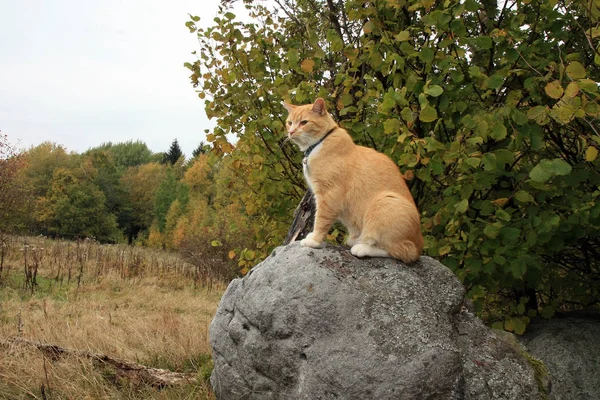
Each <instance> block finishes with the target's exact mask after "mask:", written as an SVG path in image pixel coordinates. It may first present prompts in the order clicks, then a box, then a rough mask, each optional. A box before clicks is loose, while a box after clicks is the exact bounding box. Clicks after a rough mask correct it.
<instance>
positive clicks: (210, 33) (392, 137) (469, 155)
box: [0, 0, 600, 333]
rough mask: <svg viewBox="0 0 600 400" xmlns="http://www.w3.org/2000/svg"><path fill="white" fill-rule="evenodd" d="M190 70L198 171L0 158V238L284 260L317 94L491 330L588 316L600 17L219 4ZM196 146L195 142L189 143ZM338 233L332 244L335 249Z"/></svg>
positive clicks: (160, 157) (341, 4) (590, 8)
mask: <svg viewBox="0 0 600 400" xmlns="http://www.w3.org/2000/svg"><path fill="white" fill-rule="evenodd" d="M221 3H222V6H221V9H220V12H219V15H218V16H217V17H216V18H215V19H214V21H213V22H214V23H213V24H212V25H211V26H210V27H209V28H201V27H200V26H199V25H197V22H198V21H200V17H197V16H193V15H190V20H189V21H187V22H186V26H187V27H188V28H189V29H190V32H191V34H193V35H196V36H197V37H198V40H199V48H198V49H196V51H194V52H193V55H192V56H191V57H190V60H188V61H187V62H185V64H184V66H185V67H186V68H187V69H188V70H189V73H190V79H191V84H192V85H193V86H194V87H195V88H196V90H197V92H198V96H199V98H200V100H199V101H203V102H204V106H205V110H206V113H207V115H208V116H209V117H210V118H212V119H213V121H214V122H215V124H216V127H215V128H214V130H212V131H211V132H208V133H207V135H206V140H207V142H208V143H207V144H203V143H201V144H200V145H199V147H198V149H197V150H196V151H195V152H194V153H195V154H194V155H193V157H191V158H187V159H186V158H185V157H184V156H183V155H182V154H181V150H180V149H178V145H177V143H176V141H174V142H173V145H172V146H171V148H170V149H168V150H167V151H165V152H164V153H152V152H151V151H150V150H149V149H148V148H147V146H146V145H145V144H144V143H143V142H141V141H137V142H127V143H105V144H102V145H99V146H98V147H96V148H92V149H89V150H88V151H86V152H85V153H82V154H77V153H72V152H68V151H67V150H66V149H64V148H63V147H62V146H61V145H60V144H56V143H50V142H48V143H42V144H40V145H38V146H35V147H33V148H30V149H26V150H25V151H19V150H18V149H15V148H14V147H12V146H11V144H10V140H9V139H10V138H7V137H3V138H2V141H1V143H0V151H1V152H2V154H1V155H0V160H1V161H0V162H1V163H2V168H1V170H0V171H1V172H0V173H1V174H2V176H1V177H0V217H1V219H0V230H1V231H2V232H12V233H20V234H30V235H46V236H51V237H60V238H82V237H92V238H95V239H96V240H98V241H101V242H108V243H129V244H132V245H136V246H147V247H154V248H162V249H167V250H171V251H178V252H180V253H181V254H182V255H183V257H185V258H186V260H187V261H188V262H190V263H191V264H194V265H202V268H205V269H209V270H211V271H214V273H216V274H219V276H221V277H222V278H223V279H224V280H227V279H230V278H232V277H234V276H236V275H239V274H245V273H247V272H248V271H249V270H250V269H251V268H252V266H254V265H255V264H256V263H257V262H259V261H260V260H262V259H264V258H265V257H266V256H267V255H268V254H269V253H270V251H271V250H272V249H273V248H274V247H276V246H278V245H280V244H281V243H282V241H283V238H284V236H285V233H286V231H287V229H288V227H289V225H290V222H291V221H292V219H293V212H294V209H295V207H296V205H297V204H298V202H299V200H300V199H301V198H302V196H303V195H304V193H305V191H306V185H305V183H304V181H303V178H302V174H301V168H300V160H301V154H299V152H298V151H297V150H296V149H294V148H293V147H292V146H291V145H290V144H286V143H284V139H285V134H284V124H283V122H284V121H285V116H286V113H285V110H284V109H283V107H282V106H281V101H286V102H290V103H293V104H305V103H308V102H312V101H313V100H314V99H315V98H316V97H319V96H320V97H323V98H325V99H326V101H327V103H328V106H329V110H330V112H331V113H332V114H333V116H334V118H335V119H336V120H337V121H338V122H339V123H340V125H341V126H342V127H344V128H345V129H347V130H348V132H349V133H350V134H351V135H352V136H353V138H354V140H355V141H356V142H357V143H359V144H362V145H365V146H369V147H373V148H376V149H377V150H379V151H381V152H383V153H385V154H387V155H388V156H389V157H391V158H392V159H393V160H394V161H395V162H397V164H398V166H399V168H400V169H401V171H402V172H403V174H404V176H405V178H406V179H407V181H408V183H409V186H410V188H411V190H412V192H413V196H414V198H415V200H416V202H417V205H418V207H419V210H420V212H421V218H422V230H423V234H424V236H425V239H426V250H425V253H426V254H427V255H430V256H432V257H435V258H437V259H439V260H441V261H442V262H443V263H444V264H445V265H446V266H447V267H449V268H450V269H451V270H452V271H454V273H455V274H456V275H457V276H458V278H459V279H460V280H461V281H462V282H463V283H464V284H465V286H466V287H467V289H468V295H469V297H470V298H471V299H472V300H473V302H474V305H475V307H476V309H477V311H478V313H479V315H480V316H482V317H483V318H484V319H485V320H486V321H487V322H488V323H490V324H491V325H492V326H494V327H496V328H502V329H506V330H508V331H513V332H516V333H523V332H524V331H525V329H526V326H527V324H528V323H529V321H530V320H531V318H534V317H536V316H538V315H541V316H542V317H544V318H551V317H552V316H553V315H555V314H556V313H560V312H567V311H572V310H587V309H597V308H598V306H599V304H600V271H599V261H600V251H599V250H598V249H599V248H600V235H599V233H600V232H599V229H600V202H599V198H598V197H599V196H600V186H599V185H600V174H599V167H600V164H599V163H600V160H599V159H598V149H599V148H600V133H599V131H600V124H599V123H598V118H599V117H600V105H599V103H598V101H599V97H600V91H599V86H598V82H599V81H600V24H599V20H598V18H599V17H600V9H599V8H598V7H599V6H600V2H598V1H596V0H588V1H581V0H573V1H571V0H549V1H536V0H514V1H509V0H507V1H500V2H496V1H495V0H494V1H490V0H481V1H475V0H466V1H458V0H445V1H434V0H385V1H384V0H378V1H365V0H346V1H343V0H328V1H323V0H275V1H274V2H273V3H272V4H270V5H269V6H268V7H267V5H265V4H263V2H260V1H251V0H245V1H244V2H243V3H244V4H245V7H246V11H247V13H248V15H249V16H250V18H238V17H237V16H236V15H235V14H234V13H233V12H232V9H231V7H230V3H231V2H229V1H222V2H221ZM199 139H200V138H199ZM343 239H344V231H343V228H342V227H341V226H337V227H335V229H334V230H333V231H332V232H331V233H330V236H329V240H331V241H333V242H338V243H341V242H342V241H343Z"/></svg>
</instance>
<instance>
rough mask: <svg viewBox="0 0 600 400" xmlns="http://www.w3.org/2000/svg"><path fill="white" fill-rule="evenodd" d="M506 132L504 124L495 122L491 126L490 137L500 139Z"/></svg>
mask: <svg viewBox="0 0 600 400" xmlns="http://www.w3.org/2000/svg"><path fill="white" fill-rule="evenodd" d="M506 134H507V132H506V127H505V126H504V124H502V123H497V124H496V125H494V127H493V128H492V134H491V137H492V139H494V140H502V139H504V138H505V137H506Z"/></svg>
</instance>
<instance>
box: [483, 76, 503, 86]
mask: <svg viewBox="0 0 600 400" xmlns="http://www.w3.org/2000/svg"><path fill="white" fill-rule="evenodd" d="M504 78H505V77H504V76H503V75H500V74H494V75H492V76H490V77H489V78H487V79H486V81H485V84H486V85H487V87H488V88H490V89H498V88H499V87H500V86H502V84H503V83H504Z"/></svg>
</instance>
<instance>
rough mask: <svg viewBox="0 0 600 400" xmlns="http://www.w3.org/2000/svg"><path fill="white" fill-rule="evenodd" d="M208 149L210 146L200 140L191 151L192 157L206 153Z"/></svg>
mask: <svg viewBox="0 0 600 400" xmlns="http://www.w3.org/2000/svg"><path fill="white" fill-rule="evenodd" d="M209 150H210V147H209V146H208V145H207V144H206V143H204V142H200V144H199V145H198V147H196V148H195V149H194V150H193V151H192V157H194V158H196V157H198V156H199V155H200V154H206V153H207V152H208V151H209Z"/></svg>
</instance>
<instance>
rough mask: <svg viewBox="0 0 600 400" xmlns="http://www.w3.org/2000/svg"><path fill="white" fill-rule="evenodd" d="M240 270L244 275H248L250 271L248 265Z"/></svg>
mask: <svg viewBox="0 0 600 400" xmlns="http://www.w3.org/2000/svg"><path fill="white" fill-rule="evenodd" d="M240 272H241V274H242V275H246V274H247V273H248V267H244V268H242V270H241V271H240Z"/></svg>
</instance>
